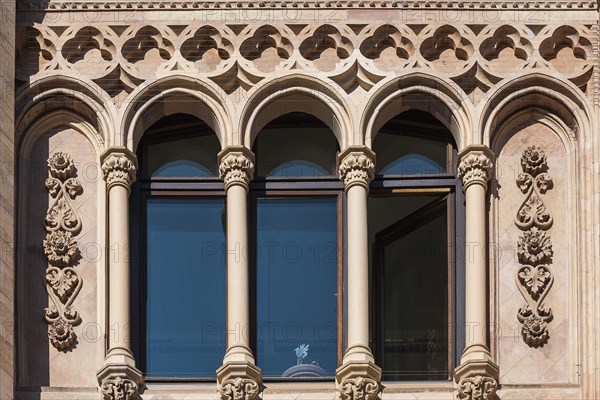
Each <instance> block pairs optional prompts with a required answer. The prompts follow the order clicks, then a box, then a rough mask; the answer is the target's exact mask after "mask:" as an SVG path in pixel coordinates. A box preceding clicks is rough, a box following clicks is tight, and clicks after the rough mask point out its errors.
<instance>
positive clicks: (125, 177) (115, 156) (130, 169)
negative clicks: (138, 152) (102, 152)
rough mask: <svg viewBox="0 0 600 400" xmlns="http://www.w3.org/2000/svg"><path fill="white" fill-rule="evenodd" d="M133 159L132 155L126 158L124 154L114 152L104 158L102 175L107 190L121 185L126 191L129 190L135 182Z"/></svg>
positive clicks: (135, 169) (135, 166)
mask: <svg viewBox="0 0 600 400" xmlns="http://www.w3.org/2000/svg"><path fill="white" fill-rule="evenodd" d="M134 157H135V156H132V155H129V156H128V155H127V154H126V153H119V152H114V153H110V154H108V155H107V156H106V158H104V160H103V162H102V173H103V174H104V180H105V181H106V184H107V187H108V189H109V190H110V188H111V187H112V186H114V185H121V186H125V187H126V188H127V190H129V189H130V187H131V184H132V183H133V182H135V174H136V171H137V165H136V163H135V158H134Z"/></svg>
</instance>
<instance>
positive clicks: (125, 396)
mask: <svg viewBox="0 0 600 400" xmlns="http://www.w3.org/2000/svg"><path fill="white" fill-rule="evenodd" d="M101 389H102V399H103V400H134V399H137V398H138V385H137V383H135V382H134V381H132V380H131V379H127V378H121V377H120V376H118V377H116V378H113V379H107V380H105V381H104V382H102V387H101Z"/></svg>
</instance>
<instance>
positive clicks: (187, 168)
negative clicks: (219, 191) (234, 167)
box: [152, 160, 214, 177]
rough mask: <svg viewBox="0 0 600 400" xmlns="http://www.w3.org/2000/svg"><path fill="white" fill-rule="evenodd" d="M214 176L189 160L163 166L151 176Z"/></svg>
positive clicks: (206, 169)
mask: <svg viewBox="0 0 600 400" xmlns="http://www.w3.org/2000/svg"><path fill="white" fill-rule="evenodd" d="M213 175H214V174H213V173H212V172H211V171H210V170H209V169H208V168H206V167H204V166H203V165H200V164H199V163H197V162H194V161H190V160H177V161H171V162H168V163H166V164H163V165H162V166H161V167H160V168H158V169H157V170H156V171H155V172H154V173H153V174H152V176H157V177H167V176H168V177H193V176H196V177H198V176H203V177H204V176H213Z"/></svg>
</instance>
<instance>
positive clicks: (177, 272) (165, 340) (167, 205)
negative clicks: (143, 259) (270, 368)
mask: <svg viewBox="0 0 600 400" xmlns="http://www.w3.org/2000/svg"><path fill="white" fill-rule="evenodd" d="M224 213H225V202H224V200H223V199H214V198H210V199H209V198H203V199H201V198H197V199H182V198H180V199H158V198H155V199H149V200H148V202H147V224H148V227H147V279H148V286H147V287H148V291H147V298H148V302H147V344H146V352H147V353H146V355H147V363H146V369H147V370H146V374H147V376H153V377H214V376H215V370H216V369H217V368H218V367H219V366H220V365H221V363H222V361H223V356H224V354H225V336H224V326H225V315H226V313H225V282H226V279H225V257H224V251H223V250H224V248H225V247H224V243H225V232H224V229H223V224H222V216H223V215H224Z"/></svg>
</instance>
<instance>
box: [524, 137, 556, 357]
mask: <svg viewBox="0 0 600 400" xmlns="http://www.w3.org/2000/svg"><path fill="white" fill-rule="evenodd" d="M521 168H522V170H523V172H522V173H520V174H519V175H518V176H517V179H516V183H517V186H518V187H519V189H521V191H522V192H523V193H525V195H526V197H525V200H524V201H523V203H522V204H521V206H520V207H519V209H518V211H517V215H516V217H515V225H517V227H518V228H519V229H521V230H522V231H524V232H523V235H521V236H519V240H518V241H517V257H518V260H519V263H520V264H521V267H520V268H519V270H518V272H517V276H516V282H517V287H518V289H519V291H520V292H521V295H522V296H523V298H524V299H525V301H526V305H525V306H524V307H521V308H520V309H519V311H518V313H517V319H518V320H519V322H520V323H521V324H522V325H521V333H522V335H523V340H524V341H525V343H527V344H528V345H529V346H531V347H540V346H543V345H544V344H546V343H547V342H548V340H549V338H550V333H549V330H548V322H550V321H551V320H552V318H553V316H552V310H551V309H550V308H547V307H546V306H545V305H544V303H543V302H544V299H545V298H546V296H547V295H548V292H549V291H550V288H551V287H552V284H553V283H554V277H553V276H552V272H551V271H550V268H549V266H550V264H551V263H552V256H553V254H554V251H553V249H552V241H551V237H550V235H549V234H548V233H547V232H546V230H548V229H550V227H551V226H552V222H553V219H552V214H551V212H550V211H549V210H548V209H547V208H546V205H545V204H544V201H543V199H542V195H543V194H545V193H546V192H547V191H548V190H550V189H552V185H553V183H552V178H551V177H550V175H549V174H548V172H547V171H548V162H547V157H546V154H545V152H544V151H543V150H542V149H541V148H540V147H537V146H530V147H528V148H527V149H525V150H524V151H523V154H522V156H521Z"/></svg>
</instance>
